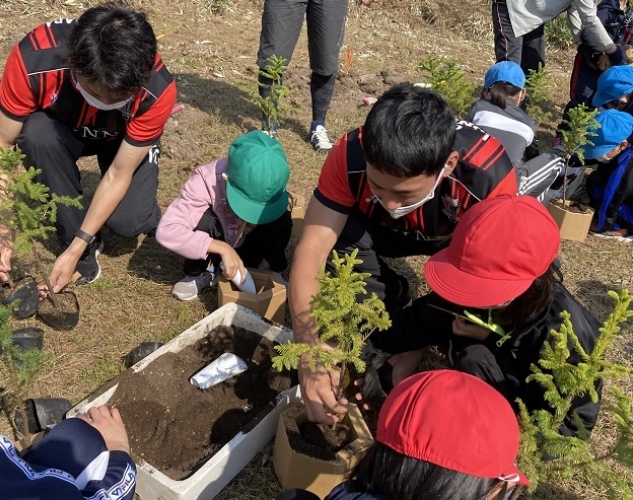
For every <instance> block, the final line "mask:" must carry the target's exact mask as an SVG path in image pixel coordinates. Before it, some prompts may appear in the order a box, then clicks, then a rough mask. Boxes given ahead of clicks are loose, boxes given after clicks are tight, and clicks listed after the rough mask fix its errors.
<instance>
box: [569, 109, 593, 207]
mask: <svg viewBox="0 0 633 500" xmlns="http://www.w3.org/2000/svg"><path fill="white" fill-rule="evenodd" d="M597 114H598V110H597V109H589V108H588V107H587V106H585V104H579V105H578V106H576V107H574V108H572V109H570V110H569V112H568V116H569V117H568V118H566V119H564V120H563V124H565V127H564V129H563V130H561V134H562V136H563V141H562V144H561V145H562V146H563V148H564V150H565V170H564V172H563V197H562V199H563V203H564V202H565V201H567V174H568V171H569V163H570V161H571V159H572V158H573V157H574V155H575V156H576V157H577V158H578V162H579V163H580V164H581V165H584V163H585V155H584V150H583V146H585V145H590V146H592V145H593V142H591V137H593V136H596V135H597V134H596V133H595V132H593V131H592V129H597V128H600V124H599V123H598V121H597V120H596V115H597Z"/></svg>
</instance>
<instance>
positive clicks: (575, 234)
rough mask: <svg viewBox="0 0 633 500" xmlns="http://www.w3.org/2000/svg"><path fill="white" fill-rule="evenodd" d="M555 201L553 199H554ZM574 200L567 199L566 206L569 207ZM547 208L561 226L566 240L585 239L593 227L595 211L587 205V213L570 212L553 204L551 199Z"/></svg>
mask: <svg viewBox="0 0 633 500" xmlns="http://www.w3.org/2000/svg"><path fill="white" fill-rule="evenodd" d="M552 201H553V200H552ZM571 203H572V202H570V201H569V200H565V207H569V206H570V205H571ZM547 210H548V211H549V213H550V215H551V216H552V218H553V219H554V220H555V221H556V224H558V227H559V228H560V237H561V238H562V239H564V240H572V241H584V239H585V238H586V237H587V234H588V233H589V228H590V227H591V221H592V219H593V214H594V211H593V210H592V209H591V208H589V207H587V211H586V212H585V213H579V212H569V211H567V210H563V209H562V207H559V206H557V205H554V204H552V202H551V201H550V202H549V203H548V204H547Z"/></svg>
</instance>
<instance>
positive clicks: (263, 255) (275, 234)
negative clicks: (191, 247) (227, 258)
mask: <svg viewBox="0 0 633 500" xmlns="http://www.w3.org/2000/svg"><path fill="white" fill-rule="evenodd" d="M195 230H196V231H204V232H206V233H208V234H209V236H211V237H212V238H213V239H216V240H221V241H225V238H224V231H223V230H222V225H221V224H220V221H219V220H218V218H217V216H216V215H215V213H214V212H213V210H212V209H211V208H209V209H207V211H206V212H205V213H204V214H203V215H202V217H201V218H200V222H198V225H197V226H196V228H195ZM291 232H292V217H291V215H290V211H289V210H288V211H286V212H285V213H284V214H283V215H282V216H281V217H280V218H279V219H277V220H274V221H272V222H269V223H268V224H262V225H260V226H257V227H255V228H253V230H252V231H251V232H250V233H248V234H247V235H246V236H245V237H244V242H243V243H242V244H241V245H240V246H239V247H238V248H236V249H235V251H236V252H237V254H238V255H239V256H240V259H242V262H243V263H244V266H245V267H255V268H256V267H257V266H259V264H260V263H261V261H262V260H263V259H266V261H267V262H268V264H269V265H270V268H271V269H272V270H273V271H275V272H281V271H283V270H284V269H286V267H287V266H288V260H287V259H286V247H287V246H288V242H289V241H290V233H291ZM221 260H222V259H221V257H220V256H219V255H218V254H209V255H208V256H207V258H206V259H202V260H191V259H186V260H185V263H184V266H183V270H184V272H185V274H186V275H187V276H200V275H201V274H202V273H203V272H204V271H205V270H206V269H207V268H208V267H209V265H210V264H211V263H213V265H214V266H219V265H220V261H221Z"/></svg>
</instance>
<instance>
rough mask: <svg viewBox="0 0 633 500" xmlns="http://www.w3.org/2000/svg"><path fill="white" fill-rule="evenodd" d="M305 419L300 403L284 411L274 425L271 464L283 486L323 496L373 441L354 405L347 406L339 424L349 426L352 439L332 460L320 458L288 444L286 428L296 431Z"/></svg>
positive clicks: (351, 467)
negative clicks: (296, 449) (273, 447)
mask: <svg viewBox="0 0 633 500" xmlns="http://www.w3.org/2000/svg"><path fill="white" fill-rule="evenodd" d="M307 418H308V416H307V415H306V411H305V407H304V406H303V405H298V406H294V407H292V408H289V409H288V410H286V411H284V412H283V413H282V414H281V417H280V418H279V423H278V425H277V437H276V438H275V449H274V452H273V464H274V466H275V472H276V473H277V477H278V478H279V482H280V483H281V486H282V488H283V489H293V488H302V489H305V490H308V491H311V492H312V493H314V494H315V495H318V496H319V497H320V498H325V497H326V496H327V495H329V493H330V492H331V491H332V490H333V489H334V487H335V486H337V485H338V484H340V483H342V482H343V481H345V479H347V475H348V474H349V473H350V472H351V471H352V469H353V468H354V467H355V466H356V464H357V463H358V462H359V461H360V459H361V458H362V457H363V455H364V454H365V452H366V451H367V450H368V449H369V447H370V446H371V445H372V444H373V442H374V440H373V438H372V437H371V433H370V432H369V429H368V428H367V425H366V424H365V421H364V420H363V417H362V415H361V413H360V411H359V409H358V407H357V406H356V405H355V404H352V403H350V404H348V405H347V413H346V414H345V416H344V417H343V423H345V424H346V425H348V426H349V427H350V429H351V431H350V432H351V437H352V441H351V442H350V443H349V444H348V445H347V446H345V447H344V448H343V449H342V450H340V451H338V452H337V453H336V459H335V460H334V461H327V460H321V459H318V458H314V457H311V456H308V455H305V454H303V453H302V452H297V451H295V450H293V449H292V447H291V446H290V440H289V438H288V430H291V431H292V432H299V429H298V426H299V425H300V424H301V423H302V422H303V421H305V420H306V419H307Z"/></svg>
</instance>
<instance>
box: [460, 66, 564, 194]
mask: <svg viewBox="0 0 633 500" xmlns="http://www.w3.org/2000/svg"><path fill="white" fill-rule="evenodd" d="M525 95H526V89H525V75H524V73H523V70H522V69H521V67H520V66H519V65H518V64H517V63H515V62H512V61H502V62H499V63H497V64H494V65H493V66H491V67H490V69H488V71H487V72H486V76H485V78H484V90H483V91H482V94H481V99H479V100H478V101H477V102H475V103H474V104H473V106H472V107H471V108H470V111H469V112H468V115H467V116H466V118H465V120H467V121H470V122H472V123H474V124H475V125H477V126H478V127H481V128H482V129H484V130H485V131H486V132H488V133H489V134H490V135H491V136H493V137H496V138H497V139H498V140H499V141H500V142H501V144H503V147H504V148H505V150H506V153H508V156H509V157H510V161H511V162H512V164H513V165H514V168H515V169H516V174H517V181H518V184H519V189H518V194H519V195H529V196H534V197H535V198H537V199H538V200H542V199H543V197H544V196H545V193H546V191H547V190H548V189H549V187H550V186H551V185H552V183H553V182H554V181H555V180H556V177H558V174H559V173H560V172H561V171H562V170H563V165H564V160H563V153H562V152H561V151H560V150H558V149H552V150H550V151H547V152H545V153H543V154H541V153H540V152H539V150H538V146H537V144H536V140H535V138H536V122H535V121H534V120H532V119H531V118H530V117H529V116H528V115H527V114H526V113H525V111H523V110H522V109H521V108H520V105H521V103H522V102H523V101H524V100H525Z"/></svg>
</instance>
